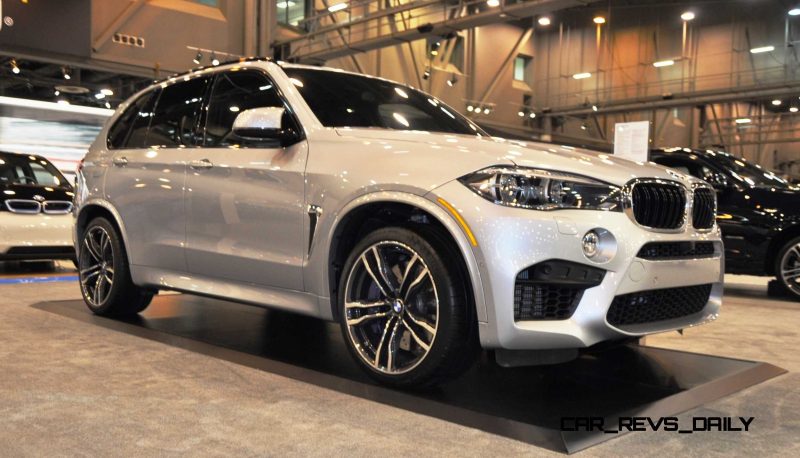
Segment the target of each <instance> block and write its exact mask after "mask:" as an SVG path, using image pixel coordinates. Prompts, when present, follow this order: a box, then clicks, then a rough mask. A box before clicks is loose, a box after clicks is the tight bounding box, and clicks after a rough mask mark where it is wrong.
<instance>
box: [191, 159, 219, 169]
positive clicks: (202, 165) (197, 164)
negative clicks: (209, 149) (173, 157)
mask: <svg viewBox="0 0 800 458" xmlns="http://www.w3.org/2000/svg"><path fill="white" fill-rule="evenodd" d="M189 167H191V168H193V169H195V170H206V169H210V168H211V167H214V163H213V162H211V161H209V160H208V159H200V160H199V161H192V162H191V163H189Z"/></svg>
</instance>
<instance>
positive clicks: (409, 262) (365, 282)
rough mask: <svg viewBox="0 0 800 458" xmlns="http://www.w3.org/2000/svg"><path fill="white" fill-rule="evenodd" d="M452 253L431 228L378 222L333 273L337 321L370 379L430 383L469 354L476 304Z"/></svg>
mask: <svg viewBox="0 0 800 458" xmlns="http://www.w3.org/2000/svg"><path fill="white" fill-rule="evenodd" d="M423 234H424V235H423ZM457 255H458V254H457V253H452V252H451V250H448V249H447V244H445V243H442V239H441V238H439V237H438V236H436V235H434V234H432V233H430V232H429V231H426V232H422V231H419V232H416V231H412V230H409V229H406V228H400V227H388V228H382V229H377V230H375V231H373V232H371V233H369V234H368V235H367V236H366V237H364V238H363V240H362V241H361V242H360V243H358V244H357V245H356V246H355V248H353V251H352V252H351V253H350V256H349V257H348V259H347V261H346V262H345V265H344V269H343V270H342V276H341V278H340V279H339V289H338V291H339V297H338V299H339V300H338V304H339V322H340V325H341V328H342V334H343V336H344V340H345V342H346V343H347V347H348V349H349V350H350V353H351V354H352V356H353V358H354V359H355V360H356V362H357V363H358V365H359V366H360V367H361V368H362V369H363V370H365V371H366V372H367V374H369V375H370V376H371V377H373V378H374V379H375V380H377V381H379V382H380V383H382V384H386V385H390V386H394V387H399V388H412V387H414V388H424V387H430V386H435V385H438V384H441V383H443V382H445V381H447V380H449V379H451V378H454V377H456V376H458V375H460V374H461V373H462V372H464V371H465V370H466V369H468V368H469V366H471V365H472V363H473V362H474V361H475V359H476V354H477V349H478V343H477V342H478V339H477V324H476V322H475V312H474V307H473V306H472V300H471V297H470V296H469V292H468V288H466V287H465V280H464V278H463V276H464V274H463V273H462V272H461V271H460V269H459V268H458V264H457V263H454V262H452V261H451V262H447V260H452V259H455V258H454V257H453V256H457ZM378 259H380V262H378V261H377V260H378ZM379 266H383V268H380V267H379ZM381 272H383V273H382V274H381ZM403 279H405V281H404V280H403ZM376 356H377V357H376Z"/></svg>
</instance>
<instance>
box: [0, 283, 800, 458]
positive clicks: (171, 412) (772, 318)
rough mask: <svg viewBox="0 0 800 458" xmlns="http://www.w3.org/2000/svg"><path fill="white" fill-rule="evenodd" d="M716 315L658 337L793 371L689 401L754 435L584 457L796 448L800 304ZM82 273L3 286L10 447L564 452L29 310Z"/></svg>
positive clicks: (0, 363)
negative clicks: (704, 402) (707, 401)
mask: <svg viewBox="0 0 800 458" xmlns="http://www.w3.org/2000/svg"><path fill="white" fill-rule="evenodd" d="M731 289H732V290H735V292H736V295H733V294H731V295H728V296H727V297H726V298H725V302H724V304H725V305H724V309H723V313H722V316H721V318H720V319H719V320H718V321H717V322H715V323H712V324H710V325H707V326H703V327H700V328H696V329H690V330H688V331H687V332H686V334H685V335H684V336H680V335H678V334H677V333H671V334H667V335H660V336H654V337H650V338H648V340H647V344H648V345H653V346H662V347H669V348H675V349H681V350H687V351H694V352H701V353H712V354H717V355H723V356H730V357H737V358H743V359H755V360H763V361H767V362H770V363H773V364H776V365H778V366H781V367H784V368H786V369H788V370H790V371H791V373H789V374H787V375H784V376H781V377H778V378H776V379H773V380H771V381H769V382H766V383H764V384H762V385H758V386H755V387H752V388H750V389H748V390H745V391H744V392H741V393H739V394H736V395H734V396H730V397H728V398H725V399H722V400H720V401H718V402H715V403H712V404H711V405H708V406H705V407H703V408H700V409H695V410H694V411H692V412H688V413H687V414H685V415H684V417H686V418H688V416H691V415H714V416H754V417H755V421H754V422H753V424H752V426H751V432H749V433H730V432H728V433H721V432H720V433H702V434H695V435H690V436H688V435H680V436H679V435H677V434H672V433H664V432H647V433H632V434H628V435H625V436H622V437H620V438H619V439H614V440H612V441H609V442H607V443H605V444H602V445H600V446H597V447H594V448H591V449H589V450H586V451H584V452H582V453H580V454H579V455H580V456H620V455H624V456H629V455H638V456H664V455H670V454H675V455H678V454H679V455H681V456H704V457H705V456H731V455H748V456H753V455H759V456H800V445H799V444H798V441H797V438H798V437H800V376H799V375H798V372H799V371H800V355H799V354H798V352H797V350H796V349H797V348H798V345H800V337H799V336H798V328H800V304H799V303H793V302H783V301H774V300H770V299H767V298H766V296H765V294H764V291H763V288H760V287H758V286H751V285H743V286H734V287H732V288H731ZM77 297H79V293H78V290H77V285H75V284H64V283H57V284H38V285H32V284H29V285H2V286H0V306H2V319H1V320H0V368H2V370H0V453H1V454H2V456H45V455H46V456H98V455H103V456H130V455H133V454H136V455H138V456H173V455H189V454H191V455H201V456H222V455H225V456H228V455H241V456H253V455H258V456H264V455H281V456H284V455H298V456H300V455H302V456H331V455H335V456H339V455H345V454H347V455H350V456H375V455H378V454H381V455H391V456H400V455H405V456H433V455H437V456H438V455H460V456H487V455H490V454H491V455H528V456H530V455H556V454H554V453H551V452H547V451H544V450H542V449H537V448H535V447H531V446H529V445H526V444H523V443H521V442H517V441H514V440H510V439H506V438H502V437H498V436H494V435H492V434H488V433H484V432H481V431H478V430H473V429H469V428H464V427H460V426H456V425H453V424H449V423H447V422H444V421H440V420H436V419H432V418H429V417H425V416H421V415H417V414H412V413H409V412H406V411H403V410H400V409H397V408H393V407H388V406H385V405H381V404H377V403H373V402H370V401H366V400H363V399H359V398H354V397H351V396H348V395H344V394H341V393H337V392H333V391H328V390H324V389H320V388H318V387H315V386H313V385H308V384H305V383H302V382H298V381H294V380H291V379H287V378H284V377H280V376H276V375H272V374H269V373H265V372H261V371H258V370H255V369H250V368H246V367H242V366H238V365H235V364H232V363H229V362H226V361H223V360H219V359H215V358H211V357H207V356H203V355H199V354H196V353H192V352H188V351H185V350H181V349H178V348H174V347H171V346H168V345H164V344H161V343H158V342H153V341H149V340H145V339H140V338H137V337H134V336H130V335H127V334H123V333H119V332H115V331H112V330H108V329H103V328H99V327H96V326H92V325H91V324H87V323H82V322H79V321H76V320H72V319H69V318H65V317H61V316H58V315H55V314H52V313H47V312H45V311H42V310H37V309H34V308H31V307H30V304H33V303H35V302H39V301H42V300H57V299H70V298H77Z"/></svg>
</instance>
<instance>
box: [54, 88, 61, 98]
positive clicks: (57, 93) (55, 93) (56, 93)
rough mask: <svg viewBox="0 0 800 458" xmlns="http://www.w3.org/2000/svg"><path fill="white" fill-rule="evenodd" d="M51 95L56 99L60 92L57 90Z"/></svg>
mask: <svg viewBox="0 0 800 458" xmlns="http://www.w3.org/2000/svg"><path fill="white" fill-rule="evenodd" d="M53 94H54V95H55V96H56V97H58V96H59V95H61V91H59V90H58V89H56V91H55V92H53Z"/></svg>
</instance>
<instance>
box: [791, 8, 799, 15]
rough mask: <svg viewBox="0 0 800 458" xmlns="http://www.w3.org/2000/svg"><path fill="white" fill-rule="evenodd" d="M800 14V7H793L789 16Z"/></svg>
mask: <svg viewBox="0 0 800 458" xmlns="http://www.w3.org/2000/svg"><path fill="white" fill-rule="evenodd" d="M798 15H800V8H792V9H790V10H789V16H798Z"/></svg>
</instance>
